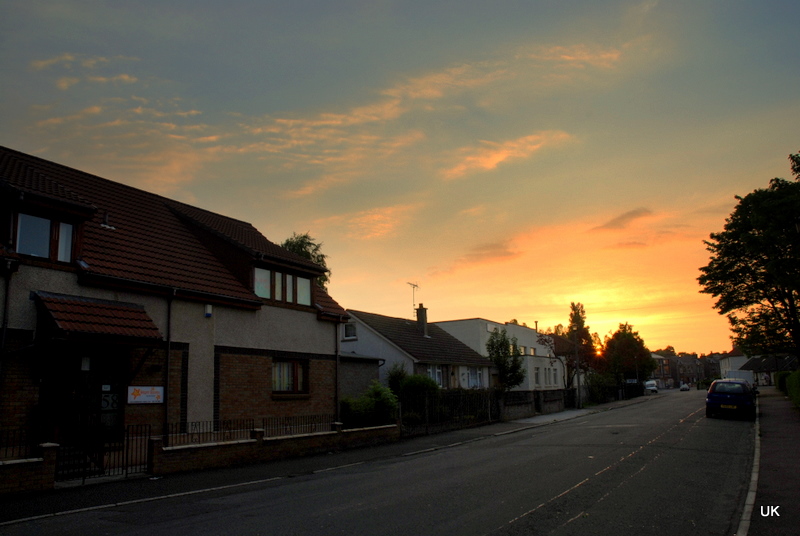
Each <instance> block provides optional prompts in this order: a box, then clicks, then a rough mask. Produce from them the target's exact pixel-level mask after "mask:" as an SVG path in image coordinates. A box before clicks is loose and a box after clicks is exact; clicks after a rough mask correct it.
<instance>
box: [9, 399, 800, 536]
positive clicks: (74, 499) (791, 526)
mask: <svg viewBox="0 0 800 536" xmlns="http://www.w3.org/2000/svg"><path fill="white" fill-rule="evenodd" d="M760 389H761V396H760V397H759V399H760V402H759V403H760V408H761V412H760V413H761V416H760V418H759V421H758V422H757V426H758V427H759V428H760V445H759V447H760V464H758V467H757V468H758V469H759V471H758V480H757V486H758V487H757V493H756V494H755V496H754V501H751V502H752V503H753V504H752V508H753V510H752V516H751V519H750V522H751V525H750V531H749V534H758V535H759V536H760V535H762V534H765V535H770V534H776V535H777V534H781V535H782V534H792V535H796V534H798V533H800V532H799V531H798V528H797V527H800V508H798V506H800V487H798V485H797V484H798V483H800V448H798V446H800V410H798V409H797V408H794V407H793V406H792V404H791V402H790V401H789V400H788V399H787V398H786V397H785V396H783V394H782V393H780V392H779V391H778V390H777V389H775V388H774V387H761V388H760ZM661 396H664V395H650V396H644V397H639V398H635V399H632V400H623V401H617V402H611V403H608V404H601V405H597V406H592V407H590V408H586V409H573V410H566V411H563V412H560V413H553V414H548V415H537V416H535V417H531V418H527V419H520V420H516V421H510V422H498V423H493V424H490V425H486V426H479V427H475V428H467V429H464V430H455V431H451V432H445V433H441V434H434V435H429V436H422V437H416V438H411V439H405V440H401V441H399V442H396V443H391V444H387V445H380V446H376V447H369V448H363V449H355V450H350V451H343V452H336V453H330V454H328V455H317V456H308V457H303V458H295V459H290V460H280V461H275V462H269V463H264V464H259V465H252V466H246V467H231V468H226V469H217V470H208V471H199V472H194V473H185V474H179V475H170V476H167V477H164V478H160V477H148V476H146V475H145V476H141V477H130V478H127V479H118V478H117V479H108V480H104V479H93V480H91V481H87V484H86V485H76V484H68V483H67V484H59V485H58V487H57V488H56V489H55V490H51V491H46V492H38V493H29V494H16V495H13V496H7V497H2V498H0V534H2V526H3V525H5V524H8V523H13V522H15V520H17V521H21V520H25V519H35V518H39V517H50V516H55V515H63V514H66V513H70V512H76V511H80V510H84V509H96V508H108V507H114V506H119V505H123V504H128V503H140V502H147V501H152V500H157V499H159V498H164V497H180V496H185V495H192V494H196V493H210V492H214V491H221V490H226V489H232V488H237V487H240V488H244V487H246V486H250V485H257V484H260V483H264V482H268V481H270V480H277V479H281V478H287V477H297V476H302V475H309V474H314V473H319V472H324V471H329V470H332V469H335V468H341V467H346V466H348V465H357V464H362V463H367V462H370V461H375V460H381V459H387V458H393V457H398V456H412V455H416V454H421V453H424V452H430V451H435V450H440V449H445V448H450V447H454V446H458V445H462V444H465V443H469V442H473V441H480V440H483V439H486V438H490V437H496V436H502V435H506V434H512V433H517V432H520V431H523V430H528V429H531V428H537V427H540V426H547V425H550V424H553V423H557V422H562V421H565V420H570V419H575V418H578V417H583V416H586V415H591V414H593V413H599V412H602V411H610V410H614V409H618V408H622V407H626V406H630V405H633V404H643V403H647V402H648V401H651V400H654V399H656V398H660V397H661ZM775 506H777V507H778V509H777V510H775V509H774V508H769V507H775ZM762 507H763V508H762ZM762 511H763V512H765V513H766V512H770V513H771V514H772V515H770V516H762V515H761V512H762ZM776 513H777V514H778V515H777V516H776V515H775V514H776ZM745 528H746V527H745ZM738 536H744V534H743V533H742V534H739V535H738Z"/></svg>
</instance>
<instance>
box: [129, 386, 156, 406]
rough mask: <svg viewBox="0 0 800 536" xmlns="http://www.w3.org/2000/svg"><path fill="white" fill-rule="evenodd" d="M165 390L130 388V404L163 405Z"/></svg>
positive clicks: (151, 387)
mask: <svg viewBox="0 0 800 536" xmlns="http://www.w3.org/2000/svg"><path fill="white" fill-rule="evenodd" d="M163 403H164V388H163V387H157V386H150V387H146V386H134V385H131V386H129V387H128V404H163Z"/></svg>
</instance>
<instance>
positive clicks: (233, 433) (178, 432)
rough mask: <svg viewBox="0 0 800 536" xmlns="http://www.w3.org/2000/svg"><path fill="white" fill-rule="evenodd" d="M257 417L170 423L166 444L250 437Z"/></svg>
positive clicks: (186, 443) (166, 432)
mask: <svg viewBox="0 0 800 536" xmlns="http://www.w3.org/2000/svg"><path fill="white" fill-rule="evenodd" d="M254 428H255V419H227V420H218V421H192V422H179V423H169V424H167V425H166V426H165V430H164V446H165V447H177V446H180V445H194V444H198V445H199V444H204V443H222V442H225V441H238V440H241V439H250V433H251V431H252V430H253V429H254Z"/></svg>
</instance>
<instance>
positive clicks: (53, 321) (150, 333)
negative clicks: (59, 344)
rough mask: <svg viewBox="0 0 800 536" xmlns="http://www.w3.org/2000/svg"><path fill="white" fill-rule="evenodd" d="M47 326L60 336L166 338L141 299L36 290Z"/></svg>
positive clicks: (148, 339)
mask: <svg viewBox="0 0 800 536" xmlns="http://www.w3.org/2000/svg"><path fill="white" fill-rule="evenodd" d="M35 296H36V299H37V302H38V304H39V305H40V314H41V315H42V317H44V318H46V319H47V320H48V322H47V324H49V325H48V326H47V328H49V330H52V331H53V333H51V335H55V336H57V337H67V338H70V337H72V336H98V337H103V338H124V339H128V340H130V339H136V340H140V341H143V342H144V341H150V342H157V341H161V340H163V337H162V336H161V332H160V331H159V330H158V327H157V326H156V325H155V323H154V322H153V320H152V319H151V318H150V316H149V315H148V314H147V312H146V311H145V310H144V306H142V305H139V304H138V303H127V302H119V301H111V300H101V299H97V298H87V297H83V296H70V295H66V294H54V293H52V292H43V291H38V292H36V293H35Z"/></svg>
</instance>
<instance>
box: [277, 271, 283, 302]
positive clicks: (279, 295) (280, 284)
mask: <svg viewBox="0 0 800 536" xmlns="http://www.w3.org/2000/svg"><path fill="white" fill-rule="evenodd" d="M275 299H276V300H278V301H283V274H282V273H280V272H275Z"/></svg>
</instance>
